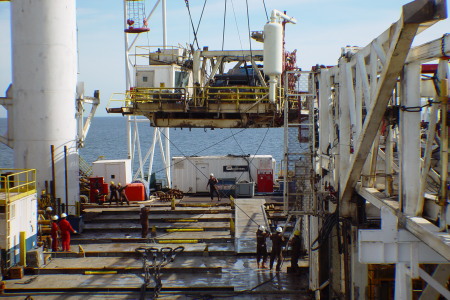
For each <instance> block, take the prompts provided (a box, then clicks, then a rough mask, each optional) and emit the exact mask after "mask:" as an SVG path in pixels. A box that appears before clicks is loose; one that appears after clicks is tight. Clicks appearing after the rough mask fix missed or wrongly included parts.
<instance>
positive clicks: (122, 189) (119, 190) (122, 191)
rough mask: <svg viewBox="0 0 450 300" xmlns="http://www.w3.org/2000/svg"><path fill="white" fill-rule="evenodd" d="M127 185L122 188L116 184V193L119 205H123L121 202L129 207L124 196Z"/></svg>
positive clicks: (128, 202)
mask: <svg viewBox="0 0 450 300" xmlns="http://www.w3.org/2000/svg"><path fill="white" fill-rule="evenodd" d="M127 186H128V185H125V186H122V185H121V184H120V182H119V183H118V184H117V191H118V192H119V199H120V205H123V201H124V200H125V202H126V203H127V204H128V205H130V201H128V197H127V195H126V194H125V189H126V188H127Z"/></svg>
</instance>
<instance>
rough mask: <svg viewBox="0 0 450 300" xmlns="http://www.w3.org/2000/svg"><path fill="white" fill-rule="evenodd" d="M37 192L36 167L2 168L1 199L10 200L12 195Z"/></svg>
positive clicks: (0, 180)
mask: <svg viewBox="0 0 450 300" xmlns="http://www.w3.org/2000/svg"><path fill="white" fill-rule="evenodd" d="M35 192H36V170H35V169H0V200H6V201H7V202H10V201H11V200H12V196H14V198H16V197H22V196H23V194H27V193H35Z"/></svg>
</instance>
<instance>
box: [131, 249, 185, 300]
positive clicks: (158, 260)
mask: <svg viewBox="0 0 450 300" xmlns="http://www.w3.org/2000/svg"><path fill="white" fill-rule="evenodd" d="M183 251H184V247H183V246H179V247H177V248H175V249H173V248H171V247H164V248H161V249H158V248H155V247H139V248H136V249H135V252H136V253H138V254H140V255H142V263H143V269H144V283H143V285H142V287H141V299H145V290H146V287H147V286H148V285H149V284H150V281H151V279H152V278H153V281H154V282H155V288H154V292H153V299H156V298H158V295H159V293H160V292H161V289H162V281H161V268H162V267H165V266H166V265H167V264H169V263H171V262H173V261H174V259H175V256H176V255H177V254H179V253H181V252H183ZM150 256H151V258H152V262H151V264H150V263H149V258H150Z"/></svg>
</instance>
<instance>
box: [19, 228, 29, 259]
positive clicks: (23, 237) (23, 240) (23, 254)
mask: <svg viewBox="0 0 450 300" xmlns="http://www.w3.org/2000/svg"><path fill="white" fill-rule="evenodd" d="M19 243H20V244H19V245H20V263H19V264H20V265H21V266H24V267H25V266H26V265H27V233H26V232H25V231H21V232H20V236H19Z"/></svg>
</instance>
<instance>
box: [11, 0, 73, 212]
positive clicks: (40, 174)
mask: <svg viewBox="0 0 450 300" xmlns="http://www.w3.org/2000/svg"><path fill="white" fill-rule="evenodd" d="M11 31H12V35H11V36H12V69H13V98H14V100H13V101H14V106H13V114H14V124H13V132H14V133H13V134H14V135H13V138H14V141H13V143H14V145H13V147H14V165H15V167H16V168H27V169H28V168H31V169H37V180H38V190H41V189H43V188H44V182H45V181H50V180H52V172H51V155H50V146H51V145H54V146H55V163H56V172H55V175H56V197H59V198H61V200H62V202H63V203H64V202H65V182H64V146H67V148H68V189H69V197H68V200H69V204H70V205H74V203H75V201H77V200H78V199H79V182H78V176H79V164H78V152H77V149H76V134H77V130H76V124H77V123H76V119H75V92H76V81H77V63H76V62H77V51H76V50H77V49H76V46H77V45H76V9H75V1H73V0H58V1H56V0H53V1H52V0H33V1H25V0H14V1H11ZM69 212H70V213H73V212H74V207H71V209H70V211H69Z"/></svg>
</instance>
